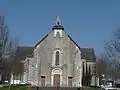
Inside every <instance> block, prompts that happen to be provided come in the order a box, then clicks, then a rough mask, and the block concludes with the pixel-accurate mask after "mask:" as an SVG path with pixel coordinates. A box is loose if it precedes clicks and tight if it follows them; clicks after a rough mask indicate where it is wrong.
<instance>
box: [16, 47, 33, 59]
mask: <svg viewBox="0 0 120 90" xmlns="http://www.w3.org/2000/svg"><path fill="white" fill-rule="evenodd" d="M33 50H34V47H30V46H19V47H18V49H17V52H16V58H17V59H20V60H24V59H25V58H26V57H32V56H33Z"/></svg>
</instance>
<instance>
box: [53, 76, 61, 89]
mask: <svg viewBox="0 0 120 90" xmlns="http://www.w3.org/2000/svg"><path fill="white" fill-rule="evenodd" d="M53 81H54V86H55V87H59V86H60V74H54V80H53Z"/></svg>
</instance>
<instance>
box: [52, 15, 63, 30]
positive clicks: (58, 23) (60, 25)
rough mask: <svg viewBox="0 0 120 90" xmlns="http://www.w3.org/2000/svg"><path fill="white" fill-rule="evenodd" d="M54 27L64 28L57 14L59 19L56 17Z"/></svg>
mask: <svg viewBox="0 0 120 90" xmlns="http://www.w3.org/2000/svg"><path fill="white" fill-rule="evenodd" d="M52 29H53V30H54V29H59V30H64V27H63V26H62V23H61V21H60V18H59V16H57V19H56V21H55V25H54V26H53V28H52Z"/></svg>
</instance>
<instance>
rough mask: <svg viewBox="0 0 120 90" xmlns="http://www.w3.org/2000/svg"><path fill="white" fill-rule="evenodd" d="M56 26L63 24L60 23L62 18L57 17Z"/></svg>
mask: <svg viewBox="0 0 120 90" xmlns="http://www.w3.org/2000/svg"><path fill="white" fill-rule="evenodd" d="M55 23H56V25H61V24H62V23H61V21H60V18H59V16H57V19H56V22H55Z"/></svg>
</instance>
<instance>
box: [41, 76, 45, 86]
mask: <svg viewBox="0 0 120 90" xmlns="http://www.w3.org/2000/svg"><path fill="white" fill-rule="evenodd" d="M41 86H45V76H41Z"/></svg>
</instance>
